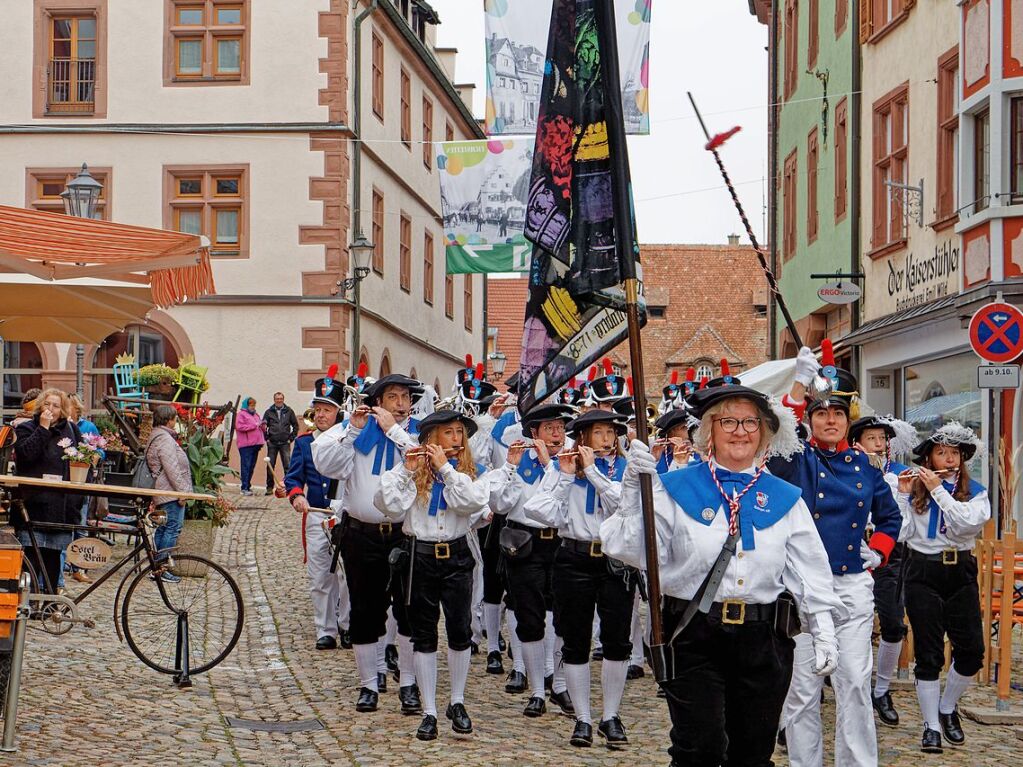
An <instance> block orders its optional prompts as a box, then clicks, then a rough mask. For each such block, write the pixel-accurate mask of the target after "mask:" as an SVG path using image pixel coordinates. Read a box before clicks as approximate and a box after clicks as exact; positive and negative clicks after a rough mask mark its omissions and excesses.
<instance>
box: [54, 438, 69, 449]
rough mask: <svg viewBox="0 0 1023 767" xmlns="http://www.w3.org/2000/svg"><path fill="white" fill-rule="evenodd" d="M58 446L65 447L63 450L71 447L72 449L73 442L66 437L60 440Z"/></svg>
mask: <svg viewBox="0 0 1023 767" xmlns="http://www.w3.org/2000/svg"><path fill="white" fill-rule="evenodd" d="M57 446H58V447H63V448H69V447H71V440H70V439H69V438H68V437H64V439H62V440H60V441H59V442H58V443H57Z"/></svg>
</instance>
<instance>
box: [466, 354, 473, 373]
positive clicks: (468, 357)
mask: <svg viewBox="0 0 1023 767" xmlns="http://www.w3.org/2000/svg"><path fill="white" fill-rule="evenodd" d="M465 368H466V370H471V369H472V355H471V354H466V355H465Z"/></svg>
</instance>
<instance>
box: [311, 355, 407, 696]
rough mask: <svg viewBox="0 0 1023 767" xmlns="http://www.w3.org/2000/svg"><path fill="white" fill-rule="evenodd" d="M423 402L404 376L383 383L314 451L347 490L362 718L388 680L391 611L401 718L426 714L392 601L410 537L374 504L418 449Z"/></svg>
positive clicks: (348, 566)
mask: <svg viewBox="0 0 1023 767" xmlns="http://www.w3.org/2000/svg"><path fill="white" fill-rule="evenodd" d="M421 394H422V385H421V384H420V382H419V381H416V380H414V379H412V378H408V377H407V376H403V375H400V374H392V375H386V376H383V377H382V378H380V379H379V380H378V381H377V382H376V383H374V384H373V385H372V386H371V387H369V388H368V389H367V390H366V396H365V401H364V404H363V406H361V407H359V408H357V409H356V410H355V411H353V412H352V415H351V418H350V420H349V423H348V426H347V428H345V427H343V426H340V425H339V426H334V427H332V428H330V429H328V430H327V431H326V432H324V433H323V434H321V435H320V436H319V437H317V438H316V439H315V440H314V441H313V444H312V457H313V462H314V463H315V465H316V469H317V470H318V471H319V472H320V473H321V474H323V475H324V476H327V477H331V478H334V479H337V480H338V481H339V483H340V484H341V485H343V487H344V503H343V507H344V510H345V515H346V516H345V520H344V523H343V524H344V525H345V532H344V535H343V537H342V539H341V557H342V559H343V560H344V565H345V574H346V576H347V578H348V586H349V590H350V593H351V603H352V612H351V619H350V624H351V625H350V633H351V636H352V644H353V646H354V648H355V663H356V666H357V668H358V670H359V680H360V689H359V697H358V701H357V702H356V704H355V710H356V711H360V712H366V711H376V709H377V705H378V699H379V693H380V692H381V690H380V682H381V679H380V677H381V676H382V677H383V681H386V678H387V677H386V674H382V675H381V674H378V656H379V655H380V654H381V653H380V648H379V645H380V644H381V640H380V637H381V636H382V635H383V634H384V631H385V624H386V616H387V608H388V607H389V606H390V607H391V610H392V612H393V614H394V618H395V620H396V621H397V625H398V666H399V682H398V684H399V689H398V698H399V700H400V702H401V710H402V713H404V714H418V713H419V712H420V711H421V710H422V704H421V702H420V698H419V689H418V687H417V686H416V679H415V670H414V667H413V661H412V643H411V640H410V639H409V633H410V632H409V626H408V622H407V619H406V614H405V605H404V599H402V598H401V596H400V595H394V598H393V599H392V594H390V593H388V589H387V585H388V582H389V580H390V565H389V563H388V557H389V556H390V554H391V551H392V550H393V549H395V548H396V547H398V546H400V545H401V544H402V543H403V542H404V540H405V536H404V535H403V534H402V532H401V529H400V528H398V527H396V526H395V525H394V524H393V522H392V519H391V518H389V517H386V516H384V515H383V514H381V513H380V511H379V510H377V509H376V507H375V506H374V504H373V497H374V495H375V494H376V491H377V489H378V488H379V487H380V478H381V475H382V474H383V473H384V472H386V471H388V470H390V469H391V468H393V467H394V466H395V465H397V464H398V463H400V462H401V460H402V456H401V454H402V452H403V451H404V450H405V449H408V448H411V447H414V446H415V445H416V442H415V440H414V438H413V437H412V436H411V435H410V433H409V432H410V431H411V433H412V434H414V433H415V432H416V428H417V426H418V422H417V421H416V420H415V419H412V418H409V411H410V409H411V407H412V404H413V402H414V401H415V400H416V399H417V398H418V397H419V396H421ZM406 429H408V431H406Z"/></svg>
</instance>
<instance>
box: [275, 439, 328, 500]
mask: <svg viewBox="0 0 1023 767" xmlns="http://www.w3.org/2000/svg"><path fill="white" fill-rule="evenodd" d="M312 446H313V435H312V433H311V432H310V433H307V434H302V435H300V436H299V437H298V438H297V439H296V440H295V447H294V449H293V450H292V451H291V463H290V464H288V473H287V475H285V477H284V488H285V489H286V490H287V491H288V494H289V495H290V494H291V491H292V490H294V489H296V488H297V489H298V490H300V491H301V492H302V493H303V494H304V495H305V497H306V500H307V501H309V505H310V506H315V507H316V508H318V509H329V508H330V502H331V500H332V499H333V497H334V495H335V494H336V492H337V484H336V481H335V480H331V479H328V478H327V477H325V476H323V475H322V474H320V472H318V471H316V466H315V465H314V464H313V452H312Z"/></svg>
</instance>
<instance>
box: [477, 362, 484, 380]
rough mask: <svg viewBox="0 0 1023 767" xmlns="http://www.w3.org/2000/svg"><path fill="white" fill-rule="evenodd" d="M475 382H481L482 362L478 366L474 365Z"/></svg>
mask: <svg viewBox="0 0 1023 767" xmlns="http://www.w3.org/2000/svg"><path fill="white" fill-rule="evenodd" d="M476 380H477V381H482V380H483V363H482V362H480V363H479V364H477V365H476Z"/></svg>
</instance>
